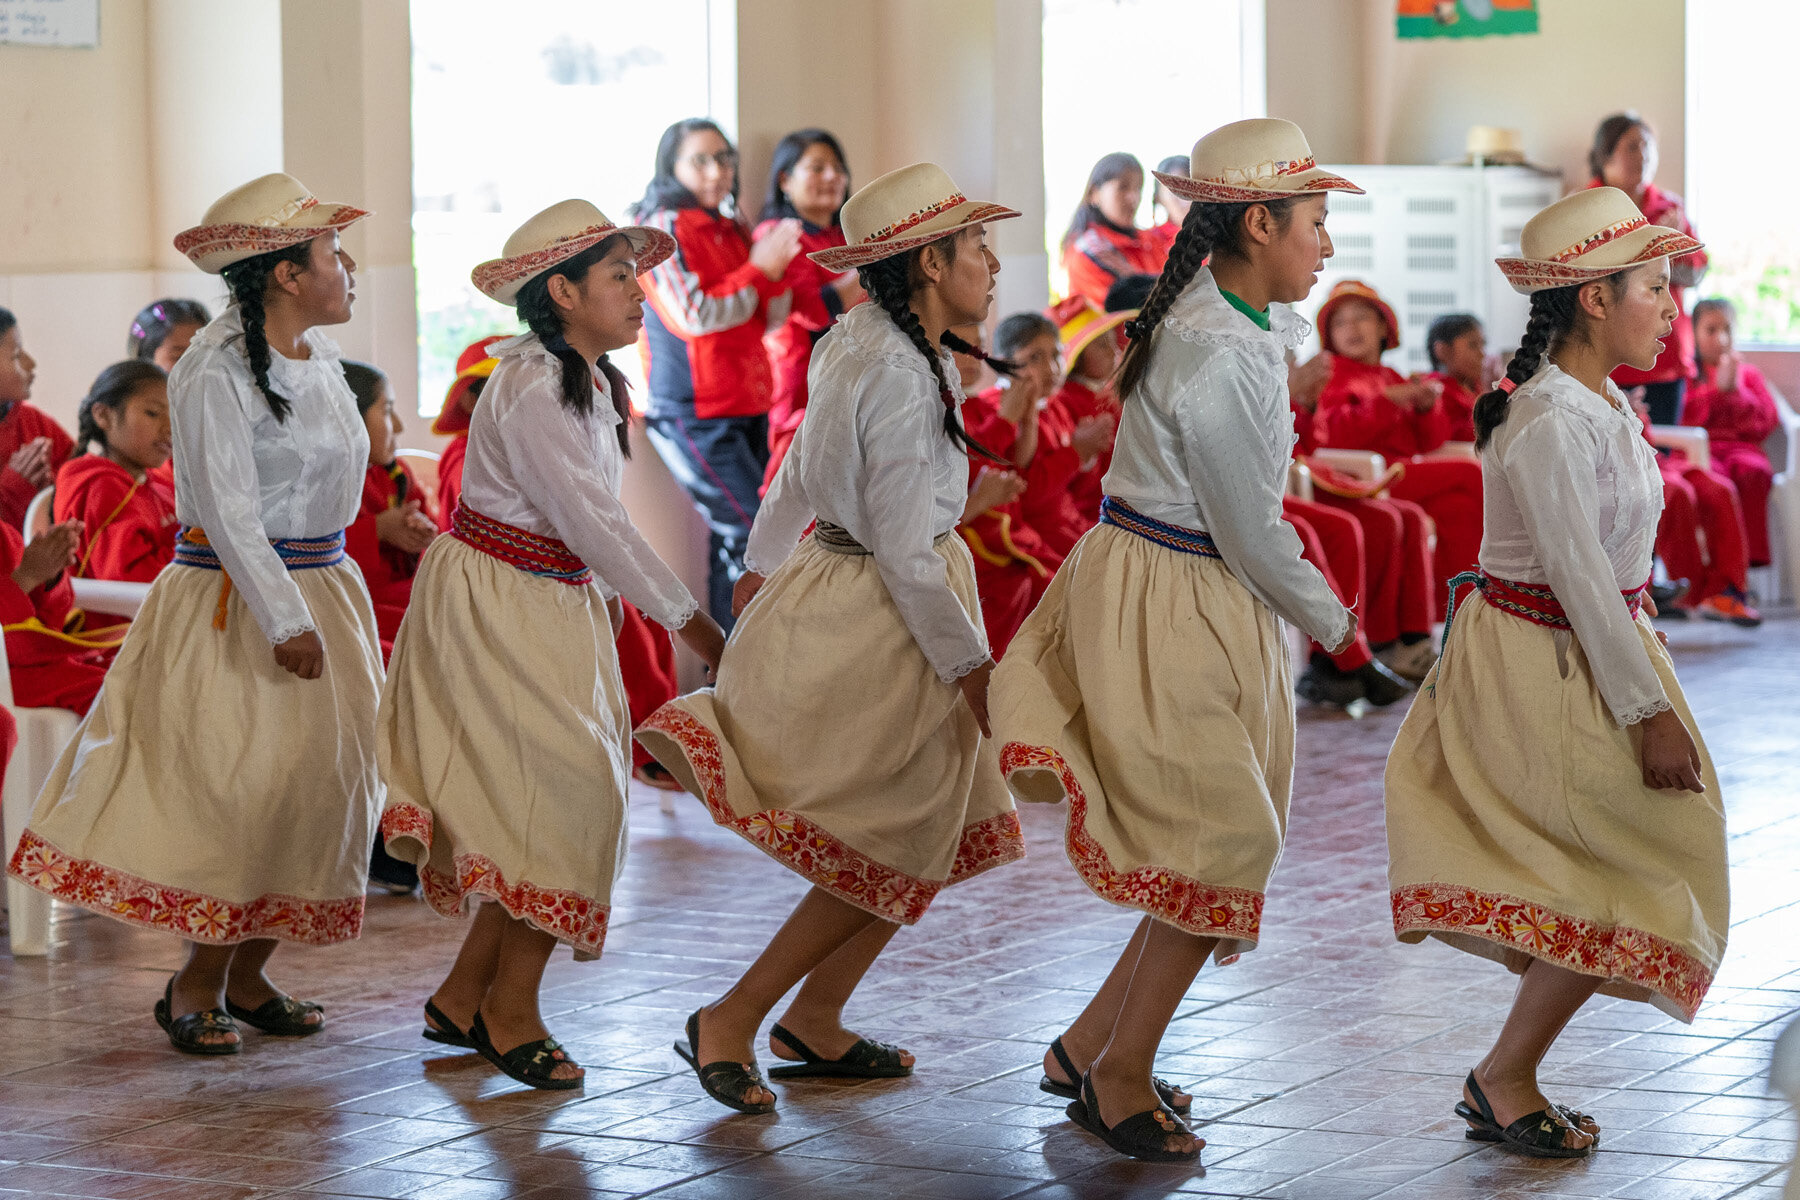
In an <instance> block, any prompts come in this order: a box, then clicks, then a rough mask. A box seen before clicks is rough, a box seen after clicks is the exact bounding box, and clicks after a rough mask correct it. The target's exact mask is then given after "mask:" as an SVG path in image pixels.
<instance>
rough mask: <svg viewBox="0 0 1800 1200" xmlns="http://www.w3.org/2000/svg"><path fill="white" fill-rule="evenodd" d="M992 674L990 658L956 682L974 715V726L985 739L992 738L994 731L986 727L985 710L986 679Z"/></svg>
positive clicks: (986, 713)
mask: <svg viewBox="0 0 1800 1200" xmlns="http://www.w3.org/2000/svg"><path fill="white" fill-rule="evenodd" d="M993 673H994V660H993V659H991V658H990V659H988V660H987V661H986V662H984V663H982V664H981V665H980V666H979V667H976V668H975V669H974V670H973V671H970V672H969V673H968V674H967V675H964V676H963V677H962V678H961V679H959V680H957V681H956V686H957V687H959V688H961V689H962V696H963V700H964V701H965V702H966V703H967V704H968V706H969V711H970V712H972V713H974V714H975V724H976V725H978V726H980V727H981V736H982V737H985V738H991V737H993V736H994V731H993V730H992V729H990V728H989V727H988V709H987V695H988V677H989V676H991V675H992V674H993Z"/></svg>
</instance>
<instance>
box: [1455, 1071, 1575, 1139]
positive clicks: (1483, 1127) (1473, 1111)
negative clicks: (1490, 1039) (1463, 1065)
mask: <svg viewBox="0 0 1800 1200" xmlns="http://www.w3.org/2000/svg"><path fill="white" fill-rule="evenodd" d="M1465 1086H1467V1087H1468V1089H1469V1095H1471V1096H1473V1097H1475V1104H1476V1105H1477V1108H1470V1107H1469V1105H1468V1102H1467V1101H1464V1100H1459V1101H1457V1102H1456V1115H1457V1116H1459V1117H1461V1118H1462V1119H1463V1120H1465V1121H1467V1122H1469V1134H1468V1135H1466V1136H1469V1137H1470V1138H1472V1140H1474V1141H1487V1142H1497V1143H1499V1144H1500V1145H1503V1146H1506V1147H1508V1148H1509V1149H1512V1150H1517V1151H1519V1152H1520V1153H1521V1154H1529V1155H1530V1156H1531V1157H1533V1158H1586V1157H1587V1156H1588V1155H1589V1154H1590V1153H1592V1152H1593V1149H1594V1145H1598V1144H1599V1142H1598V1141H1597V1140H1596V1141H1595V1143H1594V1145H1589V1146H1570V1145H1567V1144H1566V1141H1565V1135H1566V1134H1568V1133H1570V1132H1575V1133H1582V1132H1584V1131H1583V1130H1582V1129H1580V1128H1579V1127H1578V1126H1576V1125H1574V1124H1573V1123H1572V1122H1570V1121H1569V1120H1568V1118H1567V1117H1566V1116H1564V1110H1563V1109H1562V1108H1561V1106H1560V1105H1555V1104H1553V1105H1551V1106H1550V1107H1549V1108H1540V1109H1539V1110H1538V1111H1536V1112H1534V1113H1527V1114H1526V1115H1525V1116H1522V1117H1520V1118H1519V1119H1518V1120H1516V1121H1514V1122H1513V1123H1512V1124H1511V1125H1508V1126H1506V1127H1505V1128H1504V1129H1503V1128H1501V1126H1500V1121H1499V1118H1497V1117H1495V1116H1494V1109H1493V1106H1492V1105H1490V1104H1489V1103H1488V1098H1487V1096H1486V1095H1485V1094H1483V1092H1482V1090H1481V1085H1480V1084H1478V1083H1476V1082H1475V1073H1474V1072H1473V1071H1471V1072H1469V1078H1468V1079H1467V1080H1466V1081H1465ZM1477 1109H1478V1110H1479V1111H1477ZM1570 1111H1572V1110H1570ZM1575 1115H1577V1116H1580V1115H1581V1114H1579V1113H1577V1114H1575ZM1477 1130H1479V1131H1480V1133H1481V1134H1482V1136H1480V1137H1476V1136H1475V1133H1476V1131H1477Z"/></svg>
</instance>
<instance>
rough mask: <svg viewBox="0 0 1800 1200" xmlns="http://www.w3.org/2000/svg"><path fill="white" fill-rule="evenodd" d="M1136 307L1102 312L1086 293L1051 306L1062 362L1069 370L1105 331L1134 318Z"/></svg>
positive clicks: (1107, 331)
mask: <svg viewBox="0 0 1800 1200" xmlns="http://www.w3.org/2000/svg"><path fill="white" fill-rule="evenodd" d="M1135 316H1137V310H1136V309H1135V308H1133V309H1126V310H1124V311H1121V312H1111V313H1109V312H1103V311H1102V310H1100V309H1098V308H1096V307H1094V302H1093V301H1092V300H1089V299H1088V298H1087V297H1086V296H1070V297H1069V298H1068V299H1066V300H1059V301H1057V302H1056V303H1055V304H1053V305H1051V306H1050V319H1051V320H1052V321H1055V322H1056V340H1057V342H1058V344H1059V345H1061V347H1062V355H1063V362H1064V363H1066V364H1067V365H1068V367H1069V369H1070V370H1074V369H1075V364H1076V363H1077V362H1079V361H1080V360H1081V352H1082V351H1083V350H1086V349H1087V348H1088V347H1089V346H1090V345H1092V344H1093V342H1094V339H1096V338H1098V337H1099V336H1100V335H1101V334H1103V333H1110V332H1111V331H1112V330H1114V329H1117V328H1118V327H1119V326H1121V325H1123V324H1124V323H1125V322H1126V321H1128V320H1130V319H1131V318H1132V317H1135Z"/></svg>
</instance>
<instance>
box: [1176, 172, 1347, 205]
mask: <svg viewBox="0 0 1800 1200" xmlns="http://www.w3.org/2000/svg"><path fill="white" fill-rule="evenodd" d="M1151 174H1153V175H1155V176H1156V180H1157V182H1158V183H1160V184H1162V185H1163V186H1164V187H1166V188H1168V189H1169V190H1170V191H1171V192H1173V193H1175V194H1176V195H1177V196H1180V197H1181V198H1182V199H1183V200H1191V201H1193V202H1194V203H1196V204H1264V203H1267V202H1269V201H1271V200H1288V199H1292V198H1293V197H1295V196H1310V195H1312V194H1314V193H1315V192H1350V193H1352V194H1353V195H1357V196H1360V195H1362V194H1363V190H1362V189H1361V188H1359V187H1357V186H1356V185H1355V184H1354V183H1351V182H1350V181H1349V180H1348V179H1345V178H1344V177H1343V176H1342V175H1333V174H1332V173H1331V172H1330V171H1327V170H1324V169H1323V168H1320V167H1314V168H1312V169H1311V170H1310V171H1301V172H1299V173H1298V174H1294V175H1283V176H1280V177H1279V182H1280V183H1281V185H1282V186H1280V187H1267V188H1254V187H1242V186H1239V185H1236V184H1226V183H1221V182H1219V181H1218V180H1216V179H1190V178H1188V177H1187V176H1186V175H1167V174H1164V173H1163V172H1161V171H1153V172H1151Z"/></svg>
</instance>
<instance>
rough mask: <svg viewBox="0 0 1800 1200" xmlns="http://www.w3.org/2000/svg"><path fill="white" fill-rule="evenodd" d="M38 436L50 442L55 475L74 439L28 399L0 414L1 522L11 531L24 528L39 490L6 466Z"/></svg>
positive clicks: (52, 466)
mask: <svg viewBox="0 0 1800 1200" xmlns="http://www.w3.org/2000/svg"><path fill="white" fill-rule="evenodd" d="M41 437H45V438H49V439H50V474H51V475H52V476H55V474H56V472H57V471H59V470H61V469H62V465H63V464H64V463H65V462H67V461H69V455H70V453H72V452H73V451H74V449H75V439H74V438H72V437H70V436H69V435H68V434H67V433H65V432H63V427H62V426H61V425H58V424H57V423H56V422H55V421H54V420H53V419H52V418H51V417H50V416H48V415H47V414H46V413H44V412H43V410H41V409H38V408H34V407H33V406H32V404H31V402H30V401H29V400H21V401H20V402H19V403H17V404H15V405H13V406H12V407H11V408H10V409H8V410H7V411H6V413H5V414H4V415H0V521H4V522H5V523H6V524H8V525H11V526H12V527H13V528H14V529H23V528H24V526H25V510H26V509H27V508H29V507H30V506H31V499H32V497H33V496H36V495H37V494H38V490H39V489H38V488H37V487H35V486H34V485H33V484H32V483H31V481H30V480H28V479H26V478H25V477H24V476H23V475H21V474H19V473H18V472H17V471H15V470H13V469H12V467H11V466H9V465H8V464H9V463H11V462H12V456H13V455H15V454H17V453H18V452H19V448H20V447H21V446H23V445H24V444H25V443H26V442H29V441H33V440H35V439H37V438H41ZM15 565H17V564H15Z"/></svg>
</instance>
